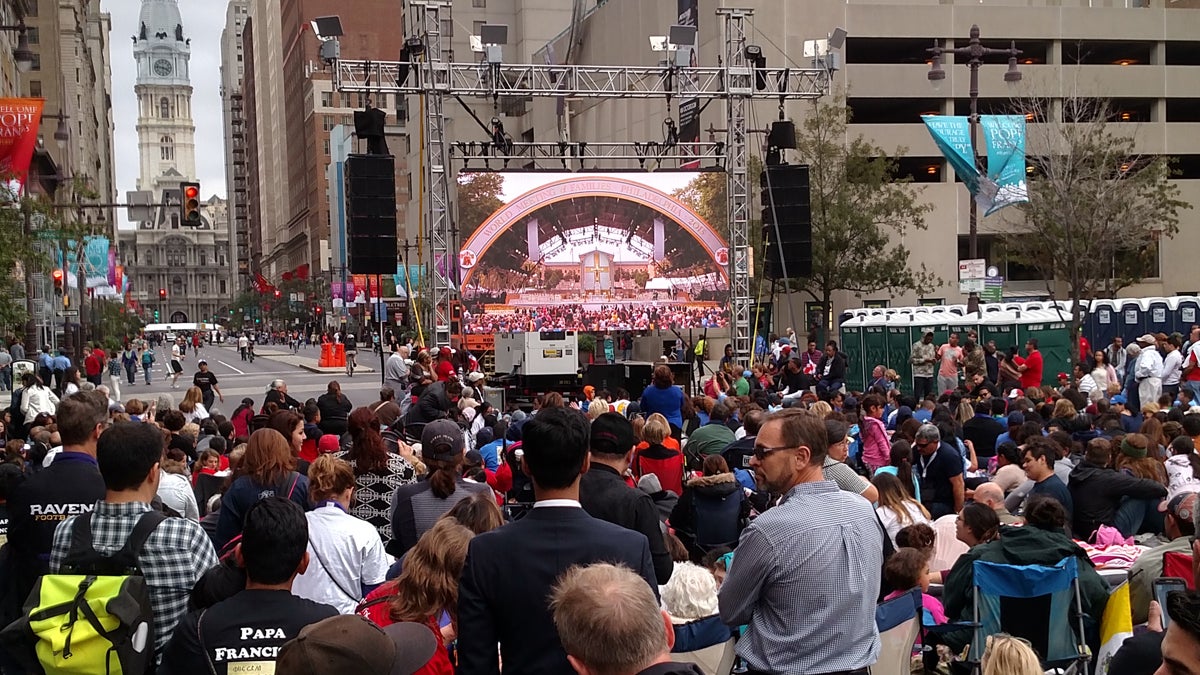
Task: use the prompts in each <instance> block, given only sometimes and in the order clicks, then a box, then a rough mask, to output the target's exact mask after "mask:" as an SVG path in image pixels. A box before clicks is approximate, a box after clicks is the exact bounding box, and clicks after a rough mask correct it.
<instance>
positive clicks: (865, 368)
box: [857, 314, 896, 391]
mask: <svg viewBox="0 0 1200 675" xmlns="http://www.w3.org/2000/svg"><path fill="white" fill-rule="evenodd" d="M894 320H896V315H895V314H893V315H892V316H890V317H889V316H873V317H868V318H867V319H866V321H864V322H863V329H862V336H863V337H862V342H863V358H862V359H861V361H860V363H859V368H858V375H859V377H860V380H859V386H858V387H857V390H858V391H862V390H863V389H865V388H866V386H867V382H868V380H869V378H870V377H871V370H873V369H874V368H875V366H877V365H880V364H883V365H887V357H888V348H887V325H888V324H889V323H890V322H892V321H894Z"/></svg>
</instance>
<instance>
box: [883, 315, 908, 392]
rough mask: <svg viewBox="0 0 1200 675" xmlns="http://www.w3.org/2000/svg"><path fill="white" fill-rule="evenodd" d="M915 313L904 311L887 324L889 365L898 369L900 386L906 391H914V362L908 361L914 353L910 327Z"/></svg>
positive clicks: (895, 369) (893, 368)
mask: <svg viewBox="0 0 1200 675" xmlns="http://www.w3.org/2000/svg"><path fill="white" fill-rule="evenodd" d="M912 319H913V314H911V313H902V314H899V315H897V316H895V317H892V320H891V321H889V322H888V325H887V331H886V334H887V356H888V358H887V364H886V365H887V367H888V368H891V369H892V370H894V371H896V374H898V375H899V376H900V381H899V386H900V388H901V389H903V390H904V391H912V384H913V383H912V364H911V363H909V362H908V358H909V356H911V355H912V340H910V339H909V332H910V331H909V328H910V327H911V326H912Z"/></svg>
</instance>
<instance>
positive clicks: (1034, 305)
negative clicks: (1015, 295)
mask: <svg viewBox="0 0 1200 675" xmlns="http://www.w3.org/2000/svg"><path fill="white" fill-rule="evenodd" d="M1045 308H1046V303H1044V302H1042V301H1041V300H1030V301H1028V302H1022V303H1021V311H1023V312H1036V311H1038V310H1042V309H1045Z"/></svg>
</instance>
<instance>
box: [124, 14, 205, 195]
mask: <svg viewBox="0 0 1200 675" xmlns="http://www.w3.org/2000/svg"><path fill="white" fill-rule="evenodd" d="M191 42H192V41H191V40H190V39H189V38H187V37H186V36H185V35H184V33H183V20H182V18H181V17H180V15H179V4H178V0H142V11H141V15H140V16H139V20H138V32H137V34H136V35H135V36H134V37H133V58H134V59H135V60H136V61H137V83H136V85H135V86H134V92H135V93H136V94H137V99H138V121H137V132H138V149H139V151H140V154H141V171H140V173H139V174H138V182H137V188H138V189H139V190H151V191H153V192H154V193H155V197H156V201H157V197H158V196H159V195H161V194H162V190H163V188H178V187H179V183H180V182H181V181H190V180H194V179H195V177H196V141H195V136H196V127H195V125H194V124H193V123H192V84H191V78H190V73H189V71H188V65H189V64H188V59H189V57H190V56H191V50H192V47H191Z"/></svg>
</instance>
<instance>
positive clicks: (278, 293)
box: [275, 290, 283, 298]
mask: <svg viewBox="0 0 1200 675" xmlns="http://www.w3.org/2000/svg"><path fill="white" fill-rule="evenodd" d="M282 295H283V293H281V292H279V290H276V291H275V297H277V298H278V297H281V296H282Z"/></svg>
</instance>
